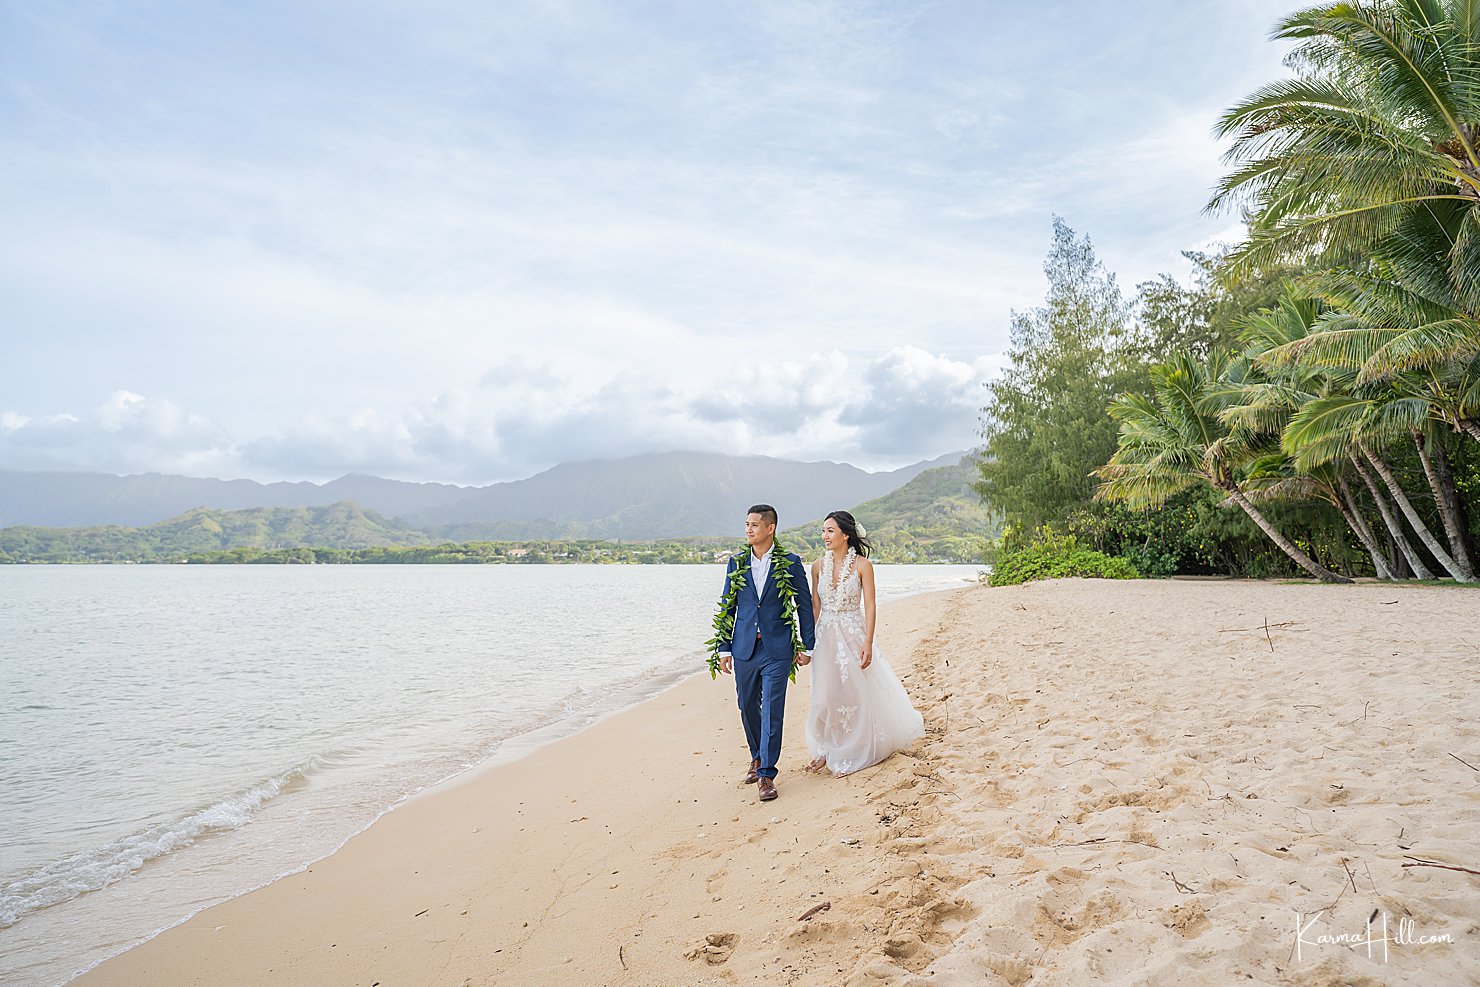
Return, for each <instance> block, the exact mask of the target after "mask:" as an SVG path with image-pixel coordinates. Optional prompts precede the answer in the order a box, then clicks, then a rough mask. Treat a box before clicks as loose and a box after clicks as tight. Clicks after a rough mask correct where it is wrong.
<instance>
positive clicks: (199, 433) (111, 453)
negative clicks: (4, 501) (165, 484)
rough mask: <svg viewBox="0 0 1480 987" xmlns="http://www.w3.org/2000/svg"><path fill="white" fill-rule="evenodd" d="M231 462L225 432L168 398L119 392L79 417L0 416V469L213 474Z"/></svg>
mask: <svg viewBox="0 0 1480 987" xmlns="http://www.w3.org/2000/svg"><path fill="white" fill-rule="evenodd" d="M236 463H237V458H236V452H235V449H234V448H233V445H232V442H231V437H230V436H229V435H228V434H227V433H226V432H225V430H223V429H222V428H221V427H220V426H218V425H216V424H215V423H214V422H212V421H210V420H209V419H207V418H205V417H203V416H201V415H198V414H193V413H191V412H188V411H186V410H185V409H184V408H182V407H180V405H178V404H176V403H175V402H174V401H172V400H170V399H169V398H163V397H161V398H152V399H151V398H146V397H144V396H143V395H140V394H135V393H133V392H131V391H124V390H118V391H114V392H113V393H112V394H110V395H108V397H107V398H106V400H104V401H103V403H102V404H100V405H98V406H97V407H96V408H94V409H92V410H91V411H90V412H88V413H87V414H84V415H75V414H70V413H60V414H40V415H28V414H22V413H19V412H16V411H13V410H12V411H6V412H4V413H3V414H0V468H7V469H27V470H97V471H102V472H116V473H140V472H149V471H160V472H172V473H183V474H187V475H216V474H218V473H219V471H221V470H223V469H226V470H229V469H231V468H233V467H234V466H236Z"/></svg>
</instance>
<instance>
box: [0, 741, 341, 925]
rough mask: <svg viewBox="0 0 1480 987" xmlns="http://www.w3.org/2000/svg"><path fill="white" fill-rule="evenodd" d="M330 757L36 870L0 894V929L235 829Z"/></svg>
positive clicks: (330, 758) (315, 758)
mask: <svg viewBox="0 0 1480 987" xmlns="http://www.w3.org/2000/svg"><path fill="white" fill-rule="evenodd" d="M335 757H336V755H332V754H331V755H323V756H320V755H314V756H313V757H310V758H308V759H307V760H305V761H303V762H302V763H300V764H296V765H294V766H293V767H291V768H289V769H288V770H287V771H284V772H282V773H281V774H278V775H274V776H273V777H271V778H268V779H267V780H265V781H263V782H260V783H258V784H256V785H253V786H251V787H250V788H246V789H244V790H242V791H239V792H236V793H234V794H232V795H229V796H227V797H226V798H224V799H222V800H221V801H219V802H216V803H214V804H212V805H208V806H206V807H205V808H203V809H199V810H197V811H195V812H192V813H191V814H190V815H188V816H183V817H181V818H179V819H175V820H173V821H171V822H167V823H161V824H159V825H158V826H152V827H150V828H149V829H146V830H144V831H142V832H139V833H133V834H130V835H128V836H125V837H123V838H122V839H119V840H115V841H113V842H112V843H109V844H107V845H106V846H101V847H98V848H96V849H94V850H90V851H85V852H83V853H75V854H72V855H71V856H69V857H64V858H62V859H61V860H56V861H52V862H51V863H49V864H46V865H45V866H43V867H40V868H37V869H36V870H35V871H33V872H32V873H30V874H27V875H26V876H24V877H22V878H20V879H19V880H16V881H12V882H11V883H10V884H8V885H6V886H5V888H4V890H3V891H0V929H3V928H7V927H9V926H12V925H14V924H15V923H16V922H18V921H20V920H21V918H23V917H24V916H26V915H28V914H30V913H31V912H36V911H40V910H41V909H43V908H47V907H50V906H52V905H57V904H60V903H62V902H64V901H70V900H72V899H73V898H76V897H77V896H78V895H82V894H86V893H87V892H89V891H97V890H99V889H100V888H105V887H107V886H108V885H110V884H113V883H115V882H117V881H121V880H123V879H124V878H125V877H128V876H129V875H130V874H132V873H134V872H135V871H137V870H139V869H140V868H141V867H143V866H144V865H145V864H146V863H148V862H149V861H151V860H155V859H157V858H159V857H162V856H164V855H165V854H167V853H170V852H172V851H174V850H178V849H180V848H181V847H186V846H189V845H190V844H192V843H194V842H195V841H196V840H198V839H200V838H201V837H203V836H209V835H210V834H212V833H219V832H224V831H227V830H233V829H240V828H241V827H242V826H244V825H246V824H247V822H248V821H249V820H250V819H251V817H252V814H253V813H255V812H257V811H258V810H259V809H261V808H262V807H263V806H264V805H266V804H267V803H268V802H270V801H272V800H273V799H275V798H277V797H278V796H279V795H281V794H283V793H284V792H288V791H291V790H293V789H294V788H297V787H299V786H300V785H302V784H303V783H304V782H305V781H307V779H308V777H309V775H311V774H313V773H314V772H315V771H318V770H319V769H321V768H322V767H324V766H325V765H327V764H329V763H330V762H331V761H333V760H334V759H335Z"/></svg>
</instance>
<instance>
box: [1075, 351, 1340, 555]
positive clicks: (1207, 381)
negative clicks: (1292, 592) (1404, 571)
mask: <svg viewBox="0 0 1480 987" xmlns="http://www.w3.org/2000/svg"><path fill="white" fill-rule="evenodd" d="M1229 366H1230V361H1229V358H1228V356H1227V355H1226V354H1224V353H1221V352H1219V353H1214V354H1212V355H1211V356H1209V357H1208V360H1207V362H1206V363H1199V362H1198V361H1197V360H1195V359H1193V358H1192V357H1191V356H1190V355H1189V354H1187V353H1185V352H1178V353H1174V354H1173V355H1172V357H1171V358H1170V359H1169V360H1168V361H1167V362H1166V363H1164V364H1161V365H1159V366H1156V367H1153V368H1152V369H1151V381H1152V385H1153V388H1154V390H1155V397H1154V398H1148V397H1144V396H1142V395H1137V394H1124V395H1122V396H1120V397H1119V398H1117V399H1116V400H1115V401H1114V403H1112V404H1111V405H1110V414H1111V416H1112V417H1113V418H1115V419H1116V420H1117V421H1119V422H1120V436H1119V439H1118V446H1117V448H1116V450H1115V454H1114V455H1113V456H1112V457H1111V458H1110V462H1109V463H1107V464H1106V465H1104V466H1102V467H1100V468H1099V469H1097V470H1095V471H1094V473H1093V474H1092V475H1094V476H1096V477H1098V478H1099V479H1100V480H1101V481H1102V482H1101V484H1100V486H1099V487H1098V489H1096V491H1095V499H1096V500H1112V501H1123V502H1125V503H1126V504H1129V505H1130V506H1132V507H1156V506H1160V505H1161V504H1163V503H1165V502H1166V500H1167V498H1169V497H1171V496H1173V495H1174V494H1177V493H1180V492H1181V491H1183V490H1187V489H1190V488H1192V487H1195V486H1197V485H1199V484H1204V483H1205V484H1208V485H1209V486H1212V487H1214V488H1216V489H1217V490H1220V491H1222V492H1223V493H1225V494H1227V496H1228V499H1229V500H1231V501H1233V502H1234V503H1235V504H1237V505H1238V506H1239V507H1240V508H1242V509H1243V511H1244V513H1245V514H1247V515H1248V516H1249V517H1250V519H1251V520H1253V522H1254V523H1255V524H1256V525H1258V526H1259V528H1260V530H1261V531H1263V532H1264V533H1265V534H1266V535H1268V536H1269V538H1270V540H1271V541H1273V542H1274V543H1275V544H1276V545H1278V546H1279V548H1280V550H1281V551H1283V552H1284V553H1285V554H1286V555H1288V556H1289V557H1290V558H1291V559H1293V560H1294V561H1295V563H1296V564H1297V565H1299V566H1300V567H1301V568H1302V569H1304V570H1305V571H1306V572H1308V573H1310V574H1311V575H1313V576H1315V577H1316V578H1317V579H1320V580H1322V581H1323V582H1332V583H1349V582H1351V580H1350V579H1348V578H1346V577H1345V576H1339V575H1337V574H1336V573H1334V572H1331V571H1330V570H1329V569H1326V568H1324V567H1323V566H1321V565H1319V564H1318V563H1317V562H1316V561H1315V560H1314V559H1312V558H1311V557H1310V556H1309V555H1307V554H1306V553H1305V552H1303V551H1301V550H1300V548H1299V547H1298V546H1296V545H1295V543H1294V542H1292V541H1290V539H1289V538H1287V537H1285V535H1284V534H1282V533H1281V532H1280V531H1279V530H1278V529H1277V528H1275V527H1274V525H1273V524H1271V523H1270V522H1269V520H1268V519H1267V518H1266V517H1265V516H1264V515H1263V514H1262V513H1261V512H1260V511H1259V509H1258V508H1257V507H1255V506H1254V504H1253V503H1252V502H1251V501H1250V500H1249V498H1248V497H1247V496H1246V495H1245V493H1244V491H1243V490H1242V489H1240V486H1239V473H1240V468H1241V467H1242V466H1244V465H1245V464H1247V463H1249V462H1250V461H1252V460H1253V459H1254V458H1255V457H1256V455H1257V453H1258V452H1259V451H1260V450H1258V449H1257V448H1256V447H1255V446H1256V443H1257V441H1258V439H1257V437H1256V436H1253V435H1251V434H1250V433H1248V432H1247V431H1245V430H1242V429H1229V428H1228V427H1227V426H1225V425H1224V424H1223V422H1221V421H1220V420H1219V413H1220V412H1222V411H1223V410H1224V409H1225V408H1227V407H1228V406H1229V405H1230V403H1231V402H1232V400H1233V395H1235V394H1236V393H1237V391H1236V389H1235V388H1232V387H1230V386H1229V385H1228V382H1227V381H1226V380H1225V375H1226V373H1227V371H1228V370H1229Z"/></svg>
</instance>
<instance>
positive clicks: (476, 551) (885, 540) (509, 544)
mask: <svg viewBox="0 0 1480 987" xmlns="http://www.w3.org/2000/svg"><path fill="white" fill-rule="evenodd" d="M975 478H976V468H975V466H974V465H973V462H972V460H971V459H970V457H967V458H966V459H963V460H961V461H960V462H959V463H957V464H956V465H952V466H944V467H937V468H934V469H928V470H925V471H924V472H923V473H919V474H918V475H916V476H915V477H914V478H913V479H911V480H910V481H909V482H907V483H905V484H904V485H903V486H901V487H900V488H898V489H897V490H894V491H892V492H890V493H887V494H885V495H883V496H882V497H876V498H874V499H872V500H869V501H866V502H865V503H862V504H859V505H858V506H856V507H854V508H852V512H853V514H854V515H855V516H856V517H858V519H859V520H861V521H862V522H863V523H864V525H865V526H866V527H867V528H868V529H869V537H870V540H871V541H873V543H874V545H875V547H876V549H877V552H876V555H877V557H878V558H880V559H881V560H883V561H889V562H973V561H977V560H979V559H980V558H981V551H982V548H983V545H984V542H985V540H986V539H988V538H990V537H995V535H996V534H997V524H996V522H995V521H994V520H993V519H992V517H991V516H990V515H989V513H988V512H987V510H986V508H985V507H983V506H982V504H981V503H980V502H979V501H978V499H977V496H976V493H975V491H973V490H972V486H971V484H972V482H973V480H974V479H975ZM821 523H822V522H821V519H820V518H819V519H818V520H816V521H813V522H809V523H808V524H805V525H798V526H795V527H793V528H789V529H786V530H785V531H783V532H782V535H781V539H782V542H783V543H784V544H785V545H787V547H788V548H790V549H792V550H794V551H800V552H802V553H803V554H804V555H806V556H807V557H812V556H815V555H816V554H817V553H819V552H820V551H821V544H822V543H821V538H820V537H819V535H818V532H819V529H820V527H821ZM735 527H736V529H737V530H736V534H735V536H734V537H697V538H675V539H667V540H663V541H656V540H647V541H638V542H637V543H635V544H634V543H631V542H628V543H625V544H622V545H620V546H618V545H614V544H613V543H612V542H609V541H602V540H600V539H599V538H589V537H588V538H581V539H579V540H577V538H578V536H577V538H572V537H571V536H570V535H569V534H568V533H565V532H562V533H560V534H559V535H556V536H555V537H547V538H537V539H530V538H524V539H515V538H507V537H505V538H503V539H500V540H498V541H492V540H473V539H471V538H468V537H466V536H464V537H462V538H456V539H455V541H456V543H453V542H454V539H449V538H448V537H447V535H448V532H447V530H446V528H444V527H441V526H438V527H435V528H432V529H431V530H426V529H422V528H418V527H415V526H413V525H412V524H410V523H408V522H406V521H403V520H400V519H396V518H387V517H384V516H382V515H380V514H377V513H375V512H374V511H370V510H366V509H365V508H363V507H361V506H360V505H358V504H356V503H353V502H351V501H341V502H339V503H336V504H330V505H328V506H323V507H259V508H252V509H248V510H216V509H212V508H205V507H199V508H195V509H194V510H190V511H187V512H185V513H184V514H181V515H180V516H178V517H174V518H170V519H169V520H167V521H161V522H159V523H157V524H151V525H147V526H145V527H138V528H130V527H124V526H122V525H104V526H92V527H75V528H44V527H35V526H17V527H9V528H0V562H180V561H186V560H188V561H192V562H378V563H384V562H437V563H445V562H610V561H621V562H707V561H710V560H712V559H713V557H714V554H715V553H716V552H717V551H721V550H724V549H732V548H734V547H735V546H736V545H737V544H738V543H739V542H740V540H741V539H740V533H739V528H740V521H739V519H738V518H737V520H736V522H735ZM561 535H563V536H564V537H561ZM476 537H477V536H476V535H474V536H473V538H476Z"/></svg>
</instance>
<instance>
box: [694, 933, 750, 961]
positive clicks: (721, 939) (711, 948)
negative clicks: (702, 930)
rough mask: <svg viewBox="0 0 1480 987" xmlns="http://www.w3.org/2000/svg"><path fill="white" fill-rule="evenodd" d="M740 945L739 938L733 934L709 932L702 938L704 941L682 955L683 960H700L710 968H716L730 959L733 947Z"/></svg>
mask: <svg viewBox="0 0 1480 987" xmlns="http://www.w3.org/2000/svg"><path fill="white" fill-rule="evenodd" d="M739 944H740V937H739V936H738V935H736V934H735V933H733V932H711V933H709V935H707V936H705V937H704V941H703V942H701V943H699V944H698V945H697V946H695V947H694V948H693V949H691V950H689V951H688V952H687V953H684V958H685V959H689V960H700V959H702V960H703V961H704V962H705V963H708V964H709V965H710V966H718V965H719V964H721V963H723V962H724V961H725V960H727V959H729V958H730V954H731V953H733V952H734V951H735V947H736V946H737V945H739Z"/></svg>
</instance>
